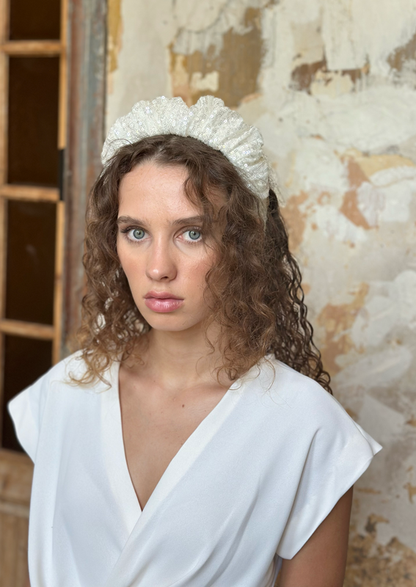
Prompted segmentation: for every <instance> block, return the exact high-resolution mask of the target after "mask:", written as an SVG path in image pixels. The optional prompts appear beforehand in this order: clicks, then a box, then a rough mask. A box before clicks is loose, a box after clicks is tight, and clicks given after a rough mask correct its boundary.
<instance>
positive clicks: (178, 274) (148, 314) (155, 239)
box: [117, 161, 215, 331]
mask: <svg viewBox="0 0 416 587" xmlns="http://www.w3.org/2000/svg"><path fill="white" fill-rule="evenodd" d="M187 177H188V173H187V170H186V168H185V167H182V166H172V167H170V166H164V165H158V164H156V163H154V162H151V161H147V162H144V163H142V164H141V165H139V166H137V167H135V168H134V169H133V170H132V171H131V172H129V173H127V174H126V175H125V176H124V177H123V179H122V181H121V183H120V188H119V210H118V233H117V252H118V256H119V259H120V263H121V266H122V267H123V270H124V273H125V274H126V277H127V279H128V282H129V285H130V289H131V292H132V295H133V299H134V301H135V303H136V305H137V308H138V309H139V311H140V313H141V314H142V316H143V317H144V318H145V320H146V321H147V322H148V323H149V324H150V326H151V327H152V328H154V329H156V330H165V331H183V330H187V329H192V328H195V327H197V326H198V325H200V323H201V321H202V320H203V319H204V318H205V317H206V315H207V312H208V308H207V306H206V303H205V302H204V299H203V294H204V289H205V275H206V273H207V271H208V269H209V268H210V267H211V266H212V264H213V262H214V260H215V252H214V250H213V249H212V248H211V247H210V246H209V245H212V240H211V239H210V237H209V236H208V235H203V234H202V219H201V218H200V216H201V212H200V210H198V209H197V208H196V207H195V206H194V205H193V204H192V203H191V202H190V201H189V200H188V198H187V197H186V195H185V191H184V182H185V180H186V179H187ZM176 298H177V299H176Z"/></svg>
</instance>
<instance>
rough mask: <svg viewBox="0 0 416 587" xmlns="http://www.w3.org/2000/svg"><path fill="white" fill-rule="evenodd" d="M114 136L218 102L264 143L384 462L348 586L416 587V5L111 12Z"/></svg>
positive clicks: (134, 5) (328, 332)
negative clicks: (164, 105)
mask: <svg viewBox="0 0 416 587" xmlns="http://www.w3.org/2000/svg"><path fill="white" fill-rule="evenodd" d="M108 48H109V79H108V95H107V107H108V110H107V125H108V126H109V125H110V124H111V123H112V122H113V121H114V120H115V119H116V118H117V117H118V116H120V115H123V114H125V113H127V111H128V110H129V109H130V108H131V106H132V105H133V103H134V102H136V101H137V100H138V99H150V98H154V97H156V96H158V95H161V94H164V95H167V96H172V95H177V96H182V98H183V99H184V100H185V101H186V102H187V103H188V104H192V103H194V102H195V101H196V100H197V99H198V98H199V97H200V96H201V95H203V94H206V93H212V94H215V95H216V96H219V97H220V98H222V99H223V100H224V101H225V103H226V104H227V105H228V106H230V107H233V108H236V109H237V110H238V111H239V112H240V113H241V114H242V115H243V116H244V118H245V119H246V120H247V121H248V122H251V123H253V124H256V125H257V126H258V127H259V128H260V129H261V131H262V133H263V136H264V139H265V144H266V151H267V153H268V155H269V156H270V158H271V160H272V162H273V165H275V167H276V168H277V170H278V173H279V175H280V177H281V180H282V185H283V189H284V192H285V196H286V199H287V204H286V206H285V208H284V214H285V218H286V220H287V224H288V227H289V230H290V240H291V246H292V249H293V251H294V253H295V254H296V256H297V258H298V260H299V262H300V264H301V266H302V268H303V275H304V283H305V292H306V300H307V303H308V307H309V311H310V317H311V320H312V322H313V324H314V327H315V330H316V337H317V343H318V346H320V348H321V349H322V353H323V358H324V364H325V366H326V368H327V369H328V370H329V371H330V373H331V375H332V377H333V387H334V395H335V396H336V397H337V398H338V399H339V400H340V401H341V403H342V404H343V405H344V407H345V408H346V409H347V411H348V412H349V413H350V414H351V416H352V417H353V418H354V419H355V420H356V421H357V422H358V423H359V424H361V425H362V426H363V427H364V428H365V429H366V430H367V431H368V432H369V433H370V434H372V435H373V436H374V437H375V438H376V439H377V440H378V441H379V442H380V443H381V444H382V445H383V446H384V450H383V451H382V452H381V453H380V454H379V455H378V456H377V458H376V459H375V460H374V462H373V464H372V466H371V467H370V469H369V470H368V471H367V472H366V473H365V474H364V476H363V477H362V478H361V479H360V480H359V481H358V483H357V484H356V487H355V499H354V507H353V514H352V524H351V536H350V550H349V559H348V566H347V577H346V582H345V585H346V586H347V587H355V586H357V585H360V586H364V587H373V586H374V587H375V586H377V587H383V586H384V585H392V584H393V585H395V587H405V586H406V587H411V586H414V585H416V530H415V528H416V514H415V512H416V405H415V383H414V382H415V381H416V361H415V360H414V358H415V353H416V340H415V339H416V337H415V333H416V248H415V244H416V230H415V225H416V197H415V196H416V142H415V139H416V0H395V1H394V2H391V0H281V1H280V2H278V1H272V0H263V1H262V0H205V1H204V2H193V1H191V0H176V1H174V0H172V1H171V0H153V1H152V2H137V1H136V0H109V45H108Z"/></svg>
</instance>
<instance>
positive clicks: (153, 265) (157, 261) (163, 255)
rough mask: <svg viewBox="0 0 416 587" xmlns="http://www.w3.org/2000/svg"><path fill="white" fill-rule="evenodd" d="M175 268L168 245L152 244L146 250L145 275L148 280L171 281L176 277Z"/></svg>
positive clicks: (162, 243)
mask: <svg viewBox="0 0 416 587" xmlns="http://www.w3.org/2000/svg"><path fill="white" fill-rule="evenodd" d="M176 273H177V267H176V263H175V261H174V259H173V257H172V251H171V250H170V247H169V243H167V242H162V241H159V242H154V243H152V244H151V246H150V247H149V249H148V258H147V267H146V274H147V277H149V279H153V280H156V281H159V280H161V279H166V280H169V281H171V280H172V279H174V278H175V277H176Z"/></svg>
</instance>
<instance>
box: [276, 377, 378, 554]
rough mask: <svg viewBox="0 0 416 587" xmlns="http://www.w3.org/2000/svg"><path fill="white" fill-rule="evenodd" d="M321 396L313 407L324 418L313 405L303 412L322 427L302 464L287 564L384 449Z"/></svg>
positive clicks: (282, 549) (287, 533) (283, 548)
mask: <svg viewBox="0 0 416 587" xmlns="http://www.w3.org/2000/svg"><path fill="white" fill-rule="evenodd" d="M319 387H320V386H319ZM321 390H322V392H318V396H319V397H320V399H321V402H319V401H318V402H317V406H318V407H317V408H316V406H314V408H315V410H319V413H313V412H314V408H313V407H311V406H310V405H309V406H306V407H305V411H304V416H305V418H308V419H309V421H310V419H311V418H314V416H317V417H318V419H319V425H318V427H317V430H316V431H315V433H314V435H313V438H312V441H311V443H310V447H309V450H308V451H307V457H306V459H304V462H303V463H301V464H300V478H299V484H298V489H297V492H296V497H295V499H294V502H293V506H292V509H291V511H290V515H289V518H288V520H287V524H286V526H285V530H284V533H283V534H282V537H281V540H280V542H279V545H278V548H277V554H278V555H279V556H281V557H282V558H285V559H291V558H293V557H294V556H295V554H296V553H297V552H298V551H299V550H300V549H301V548H302V546H303V545H304V544H305V543H306V542H307V540H308V539H309V538H310V537H311V535H312V534H313V533H314V531H315V530H316V529H317V527H318V526H319V525H320V524H321V522H323V520H324V519H325V518H326V517H327V515H328V514H329V513H330V512H331V510H332V509H333V508H334V506H335V505H336V503H337V502H338V500H339V499H340V498H341V497H342V496H343V495H344V494H345V493H346V492H347V491H348V489H350V487H351V486H352V485H353V484H354V483H355V482H356V481H357V479H359V477H361V475H362V474H363V473H364V472H365V471H366V469H367V468H368V466H369V465H370V463H371V460H372V459H373V457H374V455H376V454H377V453H378V452H379V451H380V450H381V449H382V446H381V445H380V444H378V442H376V441H375V440H374V439H373V438H372V437H371V436H370V435H369V434H367V432H365V430H363V428H361V426H359V425H358V424H357V423H356V422H354V420H353V419H352V418H351V417H350V416H349V415H348V414H347V412H346V411H345V410H344V408H343V407H342V406H341V404H340V403H339V402H338V401H337V400H336V399H335V398H334V397H333V396H331V395H330V394H328V392H326V391H325V390H323V389H322V388H321ZM323 394H326V395H323ZM319 397H318V399H319ZM315 399H316V396H315ZM308 408H309V409H308Z"/></svg>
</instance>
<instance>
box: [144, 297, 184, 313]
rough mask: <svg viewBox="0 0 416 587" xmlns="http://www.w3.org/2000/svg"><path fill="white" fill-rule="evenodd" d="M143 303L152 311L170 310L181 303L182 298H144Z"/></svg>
mask: <svg viewBox="0 0 416 587" xmlns="http://www.w3.org/2000/svg"><path fill="white" fill-rule="evenodd" d="M144 303H145V304H146V306H147V307H148V308H150V309H151V310H153V312H172V311H173V310H176V309H177V308H179V306H181V305H182V304H183V300H177V299H174V298H146V299H145V300H144Z"/></svg>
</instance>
